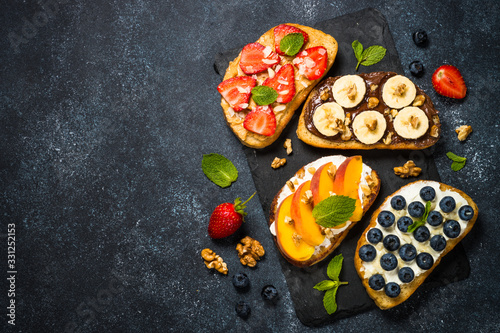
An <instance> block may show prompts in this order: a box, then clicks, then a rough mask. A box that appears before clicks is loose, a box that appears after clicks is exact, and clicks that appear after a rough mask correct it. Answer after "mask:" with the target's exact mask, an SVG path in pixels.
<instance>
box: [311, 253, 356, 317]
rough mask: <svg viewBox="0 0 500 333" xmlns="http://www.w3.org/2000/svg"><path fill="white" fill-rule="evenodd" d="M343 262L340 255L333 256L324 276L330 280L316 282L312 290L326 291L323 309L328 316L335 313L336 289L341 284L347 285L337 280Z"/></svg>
mask: <svg viewBox="0 0 500 333" xmlns="http://www.w3.org/2000/svg"><path fill="white" fill-rule="evenodd" d="M343 261H344V257H343V256H342V253H341V254H339V255H337V256H335V257H334V258H333V259H332V260H331V261H330V263H329V264H328V267H327V269H326V275H328V277H329V278H330V279H331V280H323V281H321V282H318V283H317V284H316V285H315V286H314V289H316V290H319V291H326V293H325V295H324V296H323V306H324V307H325V310H326V312H328V314H330V315H331V314H332V313H335V311H337V301H336V297H337V289H338V288H339V287H340V286H341V285H343V284H348V283H349V282H341V281H340V280H339V275H340V271H341V270H342V263H343Z"/></svg>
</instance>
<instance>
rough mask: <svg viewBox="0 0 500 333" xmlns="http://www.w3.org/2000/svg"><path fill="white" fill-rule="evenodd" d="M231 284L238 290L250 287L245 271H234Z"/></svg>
mask: <svg viewBox="0 0 500 333" xmlns="http://www.w3.org/2000/svg"><path fill="white" fill-rule="evenodd" d="M233 286H234V287H235V288H236V289H238V290H240V291H246V290H248V288H249V287H250V279H249V278H248V276H247V275H246V274H245V273H236V274H234V275H233Z"/></svg>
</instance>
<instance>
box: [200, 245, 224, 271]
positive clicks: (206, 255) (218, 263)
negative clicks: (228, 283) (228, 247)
mask: <svg viewBox="0 0 500 333" xmlns="http://www.w3.org/2000/svg"><path fill="white" fill-rule="evenodd" d="M201 257H202V258H203V260H204V261H205V265H206V266H207V268H209V269H212V268H213V269H215V270H216V271H217V272H219V273H222V274H224V275H227V272H228V269H227V264H226V263H225V262H224V260H222V258H221V257H220V256H218V255H217V254H216V253H215V252H214V251H212V250H210V249H208V248H207V249H203V250H201Z"/></svg>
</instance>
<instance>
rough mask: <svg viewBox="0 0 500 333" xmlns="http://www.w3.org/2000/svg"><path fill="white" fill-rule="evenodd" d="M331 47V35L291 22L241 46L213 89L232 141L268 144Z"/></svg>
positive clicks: (327, 63)
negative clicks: (230, 130)
mask: <svg viewBox="0 0 500 333" xmlns="http://www.w3.org/2000/svg"><path fill="white" fill-rule="evenodd" d="M337 50H338V44H337V41H336V40H335V39H334V38H333V37H332V36H330V35H328V34H325V33H323V32H322V31H319V30H316V29H313V28H310V27H306V26H302V25H298V24H292V23H287V24H281V25H278V26H276V27H274V28H272V29H270V30H269V31H267V32H266V33H264V34H263V35H262V36H261V37H260V38H259V40H257V41H256V42H255V43H250V44H247V45H245V46H244V47H243V49H242V50H241V52H240V53H239V55H238V56H237V57H236V59H234V60H233V61H232V62H230V63H229V67H228V68H227V70H226V73H225V75H224V78H223V82H221V83H220V84H219V85H218V87H217V90H218V91H219V93H220V94H221V95H222V98H221V106H222V109H223V111H224V116H225V119H226V121H227V123H228V125H229V126H230V127H231V129H232V130H233V132H234V133H235V135H236V136H237V137H238V139H239V140H240V141H241V142H242V143H243V144H244V145H246V146H248V147H252V148H264V147H266V146H269V145H270V144H271V143H273V142H274V141H275V140H276V139H277V138H278V137H279V135H280V134H281V132H282V131H283V129H284V128H285V127H286V125H287V124H288V122H289V121H290V119H291V118H292V116H293V114H294V112H295V110H296V109H297V108H298V107H299V106H300V105H301V104H302V102H304V100H305V99H306V97H307V95H308V94H309V92H310V91H311V90H312V89H313V88H314V86H315V85H316V84H317V83H318V82H319V81H320V80H321V78H323V77H324V75H325V74H326V73H327V72H328V70H329V69H330V68H331V66H332V65H333V62H334V60H335V57H336V55H337Z"/></svg>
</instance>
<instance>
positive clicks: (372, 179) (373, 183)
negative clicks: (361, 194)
mask: <svg viewBox="0 0 500 333" xmlns="http://www.w3.org/2000/svg"><path fill="white" fill-rule="evenodd" d="M365 180H366V183H367V184H368V187H369V188H370V190H371V193H372V194H374V193H375V192H376V190H377V186H378V183H379V181H378V178H377V174H376V173H375V170H372V173H371V175H366V177H365Z"/></svg>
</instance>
